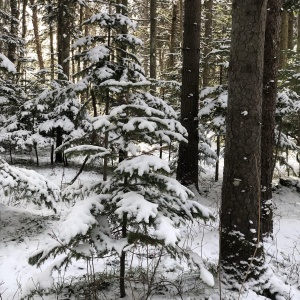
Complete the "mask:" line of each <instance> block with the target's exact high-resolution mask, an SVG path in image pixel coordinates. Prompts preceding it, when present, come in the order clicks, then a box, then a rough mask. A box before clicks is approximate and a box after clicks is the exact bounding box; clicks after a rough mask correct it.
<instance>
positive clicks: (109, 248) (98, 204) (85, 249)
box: [30, 12, 211, 297]
mask: <svg viewBox="0 0 300 300" xmlns="http://www.w3.org/2000/svg"><path fill="white" fill-rule="evenodd" d="M93 23H97V24H99V25H100V26H102V27H105V28H107V27H108V28H109V29H110V30H114V29H115V27H114V26H123V25H124V24H126V25H127V26H128V28H134V27H135V24H134V23H133V22H132V21H131V20H130V19H129V18H128V17H127V16H124V15H121V14H120V13H117V12H116V13H113V12H110V13H108V12H101V13H99V14H96V15H94V16H92V17H91V18H90V19H89V20H88V21H87V22H86V24H93ZM101 41H103V39H102V38H97V37H92V36H89V37H85V38H83V39H80V40H79V41H77V42H76V44H75V45H76V46H78V45H81V46H83V45H87V46H90V48H88V49H87V50H86V51H84V52H83V53H82V54H81V57H84V58H85V59H86V60H88V61H89V65H88V66H87V68H88V70H89V72H87V74H86V75H85V76H84V77H83V79H82V80H81V81H80V82H78V83H77V84H74V85H73V88H74V89H79V87H81V88H85V87H86V86H87V85H88V83H89V84H92V86H93V89H94V90H95V91H96V93H97V95H99V91H106V93H105V94H104V95H109V101H110V102H109V104H110V107H109V109H108V111H107V114H104V115H101V116H97V117H95V118H94V119H93V131H92V133H94V134H97V139H98V140H99V139H101V138H103V139H106V140H107V143H103V144H102V147H100V146H93V145H88V144H83V143H82V141H81V142H80V140H77V142H78V145H77V146H75V147H71V148H69V149H67V150H65V153H66V155H72V154H73V155H76V154H77V153H81V154H82V153H85V154H90V155H94V156H97V157H105V156H109V157H112V158H113V157H114V156H116V155H117V154H118V153H119V152H120V151H121V152H122V153H124V154H125V155H124V157H123V159H122V160H119V163H118V165H117V167H116V168H115V169H114V170H113V174H112V176H111V177H108V178H107V179H106V180H101V181H99V182H95V183H93V184H85V183H77V182H75V183H74V184H73V185H71V186H69V187H68V188H67V189H66V190H65V192H64V197H65V199H67V200H69V201H74V199H77V201H76V203H75V205H74V206H73V208H72V209H71V211H70V213H69V215H68V216H67V218H66V219H65V220H64V221H63V223H62V224H61V226H60V228H59V229H58V234H57V236H56V241H55V242H54V243H53V245H52V246H51V247H50V249H49V248H48V249H45V250H44V251H43V250H42V251H39V252H38V253H37V254H36V255H35V256H34V257H32V258H31V260H30V262H31V263H37V264H40V263H42V262H43V261H44V260H45V259H47V258H48V257H49V255H51V254H53V255H57V254H58V253H61V252H65V250H66V249H70V251H68V250H67V251H66V256H65V258H64V259H63V260H62V261H61V262H62V263H68V262H70V260H71V258H72V257H74V256H75V257H83V258H86V259H89V258H92V257H103V256H104V255H105V254H107V253H109V254H113V255H118V256H121V259H122V256H123V255H124V257H126V256H125V255H126V251H127V250H128V249H130V248H131V247H134V246H137V245H152V246H154V247H158V248H163V249H166V250H167V251H168V252H169V253H170V254H172V255H179V256H182V255H183V254H185V255H187V256H192V254H191V252H190V250H189V249H187V250H186V251H185V250H184V249H181V248H179V247H178V242H179V241H180V238H181V233H180V226H183V225H184V224H186V223H187V222H190V221H191V222H192V221H193V220H194V218H195V217H200V218H204V219H205V218H210V217H211V213H210V211H209V210H207V209H206V208H205V207H203V206H202V205H201V204H199V203H198V202H197V201H194V200H191V198H192V197H194V195H193V193H192V192H191V191H190V190H188V189H187V188H186V187H184V186H182V185H181V184H180V183H179V182H177V181H176V180H175V179H173V178H171V176H170V172H171V170H170V167H169V165H168V163H166V162H165V161H164V160H162V159H160V158H159V157H157V156H155V155H152V154H148V153H145V152H144V150H143V148H142V143H145V144H148V145H158V144H159V143H160V141H163V142H165V143H167V144H170V143H171V142H172V141H177V142H186V141H187V140H186V130H185V128H184V127H183V126H182V125H181V124H180V123H179V122H178V121H177V120H176V119H177V116H176V113H175V111H174V110H173V109H172V108H171V107H170V106H169V105H167V104H166V103H165V102H164V101H163V100H161V99H160V98H157V97H154V96H152V95H151V94H150V93H148V92H143V91H142V90H143V89H145V85H146V86H147V85H148V84H149V82H148V81H147V80H146V79H145V76H144V72H143V68H142V67H141V65H140V63H139V61H138V59H137V58H136V56H135V55H134V54H133V52H132V50H133V48H134V46H135V45H136V44H140V43H141V42H140V40H138V39H136V38H135V37H134V36H133V35H131V34H129V33H126V34H118V33H116V34H114V35H113V38H112V40H111V41H110V43H109V44H106V43H103V42H102V43H101ZM94 42H96V44H95V45H94ZM104 42H105V40H104ZM123 43H126V44H127V45H128V46H127V47H126V55H121V56H119V57H118V56H117V57H115V56H114V54H115V53H116V52H115V53H114V51H120V50H121V49H125V47H122V44H123ZM92 45H93V46H92ZM129 51H130V52H129ZM112 101H115V102H112ZM84 140H86V139H84ZM103 146H104V147H103ZM75 220H76V222H75V223H74V221H75ZM74 224H76V225H75V226H74ZM70 226H72V227H70ZM70 229H71V230H70ZM56 267H57V265H56ZM200 267H201V268H203V265H200ZM122 268H125V264H124V265H122V263H121V265H120V295H121V297H124V291H123V288H124V282H125V274H124V273H123V271H122ZM205 278H206V277H204V276H202V279H203V280H205Z"/></svg>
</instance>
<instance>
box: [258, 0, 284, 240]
mask: <svg viewBox="0 0 300 300" xmlns="http://www.w3.org/2000/svg"><path fill="white" fill-rule="evenodd" d="M281 7H282V1H281V0H268V10H267V11H268V12H267V22H266V33H265V50H264V77H263V102H262V131H261V186H262V194H261V195H262V198H261V201H262V233H263V234H264V235H272V232H273V211H272V178H273V171H274V158H275V157H274V146H275V110H276V99H277V73H278V51H279V38H280V18H281Z"/></svg>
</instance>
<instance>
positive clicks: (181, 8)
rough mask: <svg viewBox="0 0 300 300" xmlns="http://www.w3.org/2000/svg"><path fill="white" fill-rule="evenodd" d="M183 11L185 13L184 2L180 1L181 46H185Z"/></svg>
mask: <svg viewBox="0 0 300 300" xmlns="http://www.w3.org/2000/svg"><path fill="white" fill-rule="evenodd" d="M183 11H184V4H183V0H179V34H180V45H182V44H183Z"/></svg>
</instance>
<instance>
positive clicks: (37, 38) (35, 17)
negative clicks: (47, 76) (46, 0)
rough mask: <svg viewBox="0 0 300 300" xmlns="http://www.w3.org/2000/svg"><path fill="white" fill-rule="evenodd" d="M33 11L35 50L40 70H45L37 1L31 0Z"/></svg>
mask: <svg viewBox="0 0 300 300" xmlns="http://www.w3.org/2000/svg"><path fill="white" fill-rule="evenodd" d="M30 5H31V10H32V26H33V32H34V40H35V50H36V54H37V57H38V63H39V68H40V69H44V60H43V55H42V46H41V41H40V33H39V24H38V10H37V4H36V3H35V0H30Z"/></svg>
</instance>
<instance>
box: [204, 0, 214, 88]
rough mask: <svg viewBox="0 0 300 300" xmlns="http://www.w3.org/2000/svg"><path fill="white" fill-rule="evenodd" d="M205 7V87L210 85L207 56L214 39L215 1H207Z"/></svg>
mask: <svg viewBox="0 0 300 300" xmlns="http://www.w3.org/2000/svg"><path fill="white" fill-rule="evenodd" d="M204 7H205V26H204V29H205V33H204V49H203V55H204V58H205V62H204V67H203V74H202V78H203V86H204V87H205V86H208V85H209V79H210V78H209V60H208V58H206V56H207V54H208V53H209V52H210V49H211V47H210V43H211V39H212V26H213V22H212V21H213V19H212V16H213V0H206V1H205V2H204Z"/></svg>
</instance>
